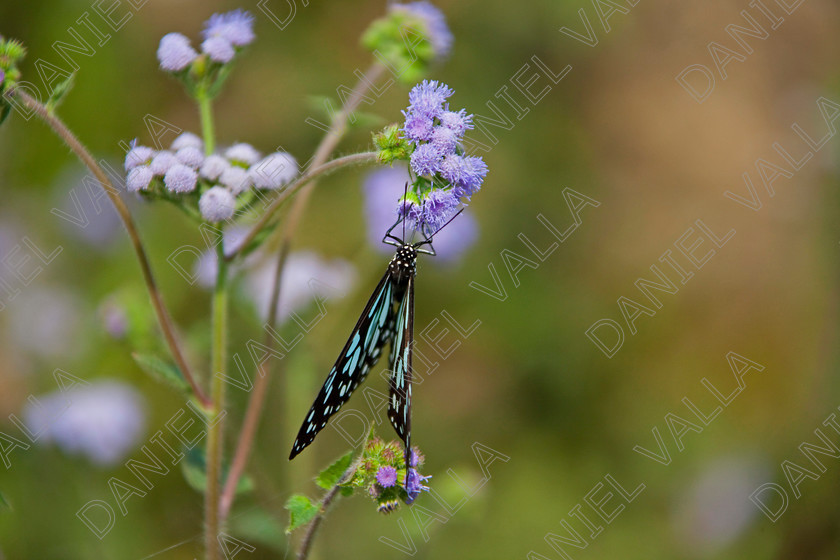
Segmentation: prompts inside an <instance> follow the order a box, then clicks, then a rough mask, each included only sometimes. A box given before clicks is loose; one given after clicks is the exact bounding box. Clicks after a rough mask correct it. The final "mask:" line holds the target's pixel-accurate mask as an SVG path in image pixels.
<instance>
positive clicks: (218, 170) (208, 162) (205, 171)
mask: <svg viewBox="0 0 840 560" xmlns="http://www.w3.org/2000/svg"><path fill="white" fill-rule="evenodd" d="M229 168H230V162H228V160H226V159H225V158H223V157H222V156H220V155H217V154H213V155H209V156H207V157H206V158H205V159H204V163H202V164H201V170H200V171H199V175H201V176H202V177H204V178H205V179H209V180H211V181H215V180H216V179H218V178H219V177H220V176H221V175H222V173H224V172H225V171H227V170H228V169H229Z"/></svg>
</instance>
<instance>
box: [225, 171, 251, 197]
mask: <svg viewBox="0 0 840 560" xmlns="http://www.w3.org/2000/svg"><path fill="white" fill-rule="evenodd" d="M219 182H220V183H221V184H223V185H224V186H226V187H227V188H228V189H230V192H231V193H232V194H233V195H234V196H237V195H238V194H240V193H242V192H244V191H246V190H248V189H249V188H250V187H251V178H250V177H249V176H248V171H246V170H245V169H243V168H241V167H235V166H230V167H228V168H227V169H225V170H224V171H223V172H222V174H221V175H220V176H219Z"/></svg>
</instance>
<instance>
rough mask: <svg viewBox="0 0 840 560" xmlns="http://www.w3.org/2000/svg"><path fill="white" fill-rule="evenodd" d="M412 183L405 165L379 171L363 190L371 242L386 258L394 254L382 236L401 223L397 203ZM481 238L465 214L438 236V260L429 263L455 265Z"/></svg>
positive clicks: (435, 244) (469, 214)
mask: <svg viewBox="0 0 840 560" xmlns="http://www.w3.org/2000/svg"><path fill="white" fill-rule="evenodd" d="M410 180H411V179H410V176H409V174H408V170H407V169H406V168H405V166H402V165H394V167H386V168H383V169H378V170H376V171H373V172H371V173H370V174H369V175H368V176H367V177H366V178H365V181H364V184H363V187H362V188H363V193H364V202H365V213H366V215H367V220H366V221H367V234H368V241H369V242H370V244H371V245H372V246H373V247H374V248H375V249H376V250H377V251H379V252H380V253H382V254H386V255H391V254H393V252H394V248H393V247H392V246H391V245H386V244H384V243H382V236H383V235H385V232H386V231H387V230H388V228H389V227H391V226H392V225H393V224H394V222H396V221H397V213H396V212H395V211H394V203H395V202H396V201H398V200H399V199H400V197H401V196H402V195H403V192H404V191H405V184H406V182H408V181H410ZM416 208H419V207H416ZM477 238H478V224H477V223H476V220H475V218H474V217H473V215H472V214H471V213H470V212H469V210H465V211H464V212H462V213H461V215H460V216H458V219H457V220H453V221H452V222H451V223H450V224H449V225H448V226H446V227H445V228H443V229H442V230H440V231H439V232H438V233H436V234H435V236H434V242H433V246H434V248H435V252H436V253H437V256H436V257H434V258H432V259H427V260H426V261H425V262H437V263H450V262H454V261H456V260H457V259H458V257H459V256H460V255H461V254H463V252H464V251H466V250H467V249H469V248H470V247H471V246H472V245H473V243H475V241H476V239H477Z"/></svg>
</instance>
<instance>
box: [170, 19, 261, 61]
mask: <svg viewBox="0 0 840 560" xmlns="http://www.w3.org/2000/svg"><path fill="white" fill-rule="evenodd" d="M202 36H203V37H204V41H203V42H202V43H201V52H202V54H204V55H206V56H207V57H208V58H209V59H210V60H212V61H213V62H218V63H220V64H227V63H228V62H230V61H231V60H233V57H234V56H236V52H237V48H242V47H244V46H246V45H249V44H250V43H252V42H253V41H254V16H252V15H251V14H249V13H248V12H245V11H242V10H235V11H232V12H227V13H225V14H213V15H212V16H210V19H208V20H207V21H206V22H205V23H204V30H203V31H202ZM198 56H199V54H198V53H197V52H196V51H195V49H193V48H192V46H191V45H190V40H189V39H188V38H187V37H185V36H184V35H182V34H181V33H168V34H166V35H164V36H163V38H162V39H161V40H160V45H159V46H158V50H157V57H158V61H159V62H160V67H161V69H163V70H166V71H168V72H180V71H182V70H185V69H187V68H188V67H189V66H190V65H191V64H192V63H193V62H194V61H195V59H196V58H198Z"/></svg>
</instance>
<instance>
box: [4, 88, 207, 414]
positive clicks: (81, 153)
mask: <svg viewBox="0 0 840 560" xmlns="http://www.w3.org/2000/svg"><path fill="white" fill-rule="evenodd" d="M12 95H14V96H15V98H17V99H19V100H20V101H21V102H22V103H23V104H24V106H26V107H27V108H29V109H31V110H32V111H33V112H34V113H35V115H37V116H38V118H40V119H41V120H42V121H44V122H45V123H46V124H47V126H49V127H50V128H51V129H52V130H53V132H55V134H56V135H57V136H58V137H59V138H61V140H62V141H63V142H64V143H65V144H67V146H68V147H69V148H70V149H71V150H72V151H73V153H74V154H76V157H78V158H79V159H80V160H81V161H82V163H84V164H85V166H86V167H87V168H88V169H89V170H90V172H91V173H93V175H94V177H96V179H97V181H99V184H100V186H101V187H102V188H103V190H104V191H105V194H106V195H107V196H108V199H109V200H110V201H111V204H113V206H114V208H115V209H116V211H117V214H118V215H119V217H120V219H121V220H122V223H123V226H125V229H126V232H127V233H128V237H129V239H130V240H131V245H132V247H133V248H134V252H135V254H136V255H137V260H138V262H139V263H140V270H141V271H142V273H143V281H144V282H145V284H146V289H147V290H148V292H149V297H150V298H151V300H152V307H153V308H154V310H155V315H156V316H157V320H158V324H159V325H160V330H161V332H162V333H163V338H164V339H165V340H166V344H167V346H168V347H169V351H170V352H171V353H172V357H173V358H174V360H175V363H176V365H177V366H178V369H180V370H181V373H182V374H183V375H184V379H186V380H187V383H189V385H190V388H191V389H192V392H193V394H194V395H195V397H196V398H197V399H198V401H199V402H200V403H201V404H202V406H204V407H207V406H209V405H210V401H209V399H208V397H207V396H206V395H205V394H204V391H203V390H202V389H201V387H200V386H199V385H198V383H197V382H196V380H195V377H194V376H193V374H192V370H191V369H190V367H189V365H188V364H187V361H186V359H185V358H184V354H183V353H182V352H181V347H180V345H179V343H178V339H177V337H176V336H175V332H174V328H173V326H172V319H171V318H170V316H169V312H168V311H167V310H166V305H165V304H164V303H163V297H162V296H161V293H160V290H158V287H157V282H156V281H155V277H154V274H153V273H152V267H151V264H150V262H149V257H148V255H147V254H146V250H145V249H144V248H143V242H142V241H141V240H140V234H139V233H138V232H137V227H136V226H135V224H134V220H133V219H132V217H131V214H130V213H129V211H128V207H127V206H126V205H125V203H124V202H123V200H122V199H121V198H120V195H119V193H118V191H117V189H116V188H114V185H113V183H112V182H111V179H110V178H109V177H108V175H107V174H106V173H105V171H104V170H103V169H102V167H101V166H100V165H99V164H98V163H97V161H96V160H95V159H94V158H93V156H92V155H91V153H90V152H89V151H88V150H87V148H85V146H84V145H83V144H82V143H81V142H80V141H79V139H78V138H76V136H75V135H74V134H73V133H72V132H71V131H70V129H69V128H67V125H65V124H64V122H63V121H62V120H61V119H59V118H58V117H57V116H56V115H55V114H53V113H51V112H50V111H49V110H48V109H47V108H46V106H44V105H43V104H41V103H40V102H38V101H37V100H36V99H34V98H33V97H31V96H30V95H29V94H27V93H26V92H25V91H24V90H22V89H16V90H14V91H13V92H12Z"/></svg>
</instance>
